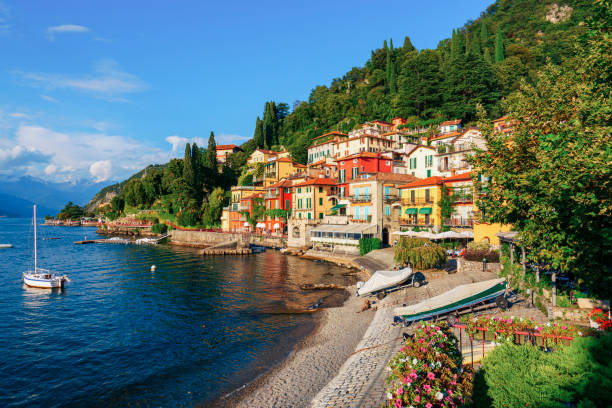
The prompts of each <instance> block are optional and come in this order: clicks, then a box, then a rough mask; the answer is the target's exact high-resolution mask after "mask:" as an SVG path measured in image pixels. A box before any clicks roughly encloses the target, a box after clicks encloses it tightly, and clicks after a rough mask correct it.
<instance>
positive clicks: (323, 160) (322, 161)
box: [310, 159, 325, 166]
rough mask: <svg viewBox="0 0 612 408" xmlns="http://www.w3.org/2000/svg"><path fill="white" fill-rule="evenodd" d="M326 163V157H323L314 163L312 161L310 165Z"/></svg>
mask: <svg viewBox="0 0 612 408" xmlns="http://www.w3.org/2000/svg"><path fill="white" fill-rule="evenodd" d="M324 163H325V159H321V160H318V161H316V162H314V163H310V165H311V166H318V165H319V164H324Z"/></svg>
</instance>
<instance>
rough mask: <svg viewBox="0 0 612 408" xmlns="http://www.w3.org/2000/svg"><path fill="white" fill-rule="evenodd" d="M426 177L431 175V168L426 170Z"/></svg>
mask: <svg viewBox="0 0 612 408" xmlns="http://www.w3.org/2000/svg"><path fill="white" fill-rule="evenodd" d="M427 177H431V169H428V170H427Z"/></svg>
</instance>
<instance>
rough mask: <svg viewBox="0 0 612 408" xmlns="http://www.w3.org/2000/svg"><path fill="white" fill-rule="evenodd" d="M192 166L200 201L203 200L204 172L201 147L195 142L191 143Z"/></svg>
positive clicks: (195, 187) (194, 190)
mask: <svg viewBox="0 0 612 408" xmlns="http://www.w3.org/2000/svg"><path fill="white" fill-rule="evenodd" d="M190 159H191V168H192V169H193V186H192V187H193V192H194V195H195V196H194V197H195V199H196V201H197V202H198V203H200V202H201V201H202V184H203V182H204V174H203V168H202V155H201V153H200V148H199V147H198V145H197V144H196V143H195V142H194V143H193V144H192V145H191V158H190Z"/></svg>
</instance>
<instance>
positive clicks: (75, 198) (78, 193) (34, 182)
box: [0, 176, 104, 215]
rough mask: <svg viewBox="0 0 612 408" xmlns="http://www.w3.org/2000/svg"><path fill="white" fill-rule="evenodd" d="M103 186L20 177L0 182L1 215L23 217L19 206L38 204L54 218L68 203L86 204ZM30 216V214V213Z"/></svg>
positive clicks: (100, 184)
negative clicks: (20, 215)
mask: <svg viewBox="0 0 612 408" xmlns="http://www.w3.org/2000/svg"><path fill="white" fill-rule="evenodd" d="M103 185H104V183H92V182H86V181H84V182H77V183H53V182H46V181H43V180H40V179H37V178H34V177H27V176H24V177H20V178H19V179H15V180H3V181H0V194H2V200H1V201H0V214H3V213H6V214H5V215H10V214H22V212H21V211H20V210H19V208H20V206H24V205H25V206H26V207H28V206H29V207H30V208H31V207H32V203H36V204H37V205H38V206H39V207H40V208H41V210H40V212H41V214H42V213H43V208H44V209H45V211H44V214H49V215H55V214H57V213H58V212H59V211H60V210H61V209H62V208H63V207H64V205H66V203H67V202H68V201H72V202H74V203H76V204H79V205H83V204H85V203H86V202H87V200H88V199H89V197H91V196H92V195H93V194H95V193H96V191H98V190H99V189H100V188H101V187H102V186H103ZM28 213H29V212H28Z"/></svg>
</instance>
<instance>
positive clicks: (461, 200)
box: [453, 194, 474, 204]
mask: <svg viewBox="0 0 612 408" xmlns="http://www.w3.org/2000/svg"><path fill="white" fill-rule="evenodd" d="M472 202H474V199H473V198H472V196H471V195H454V194H453V203H454V204H469V203H472Z"/></svg>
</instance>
